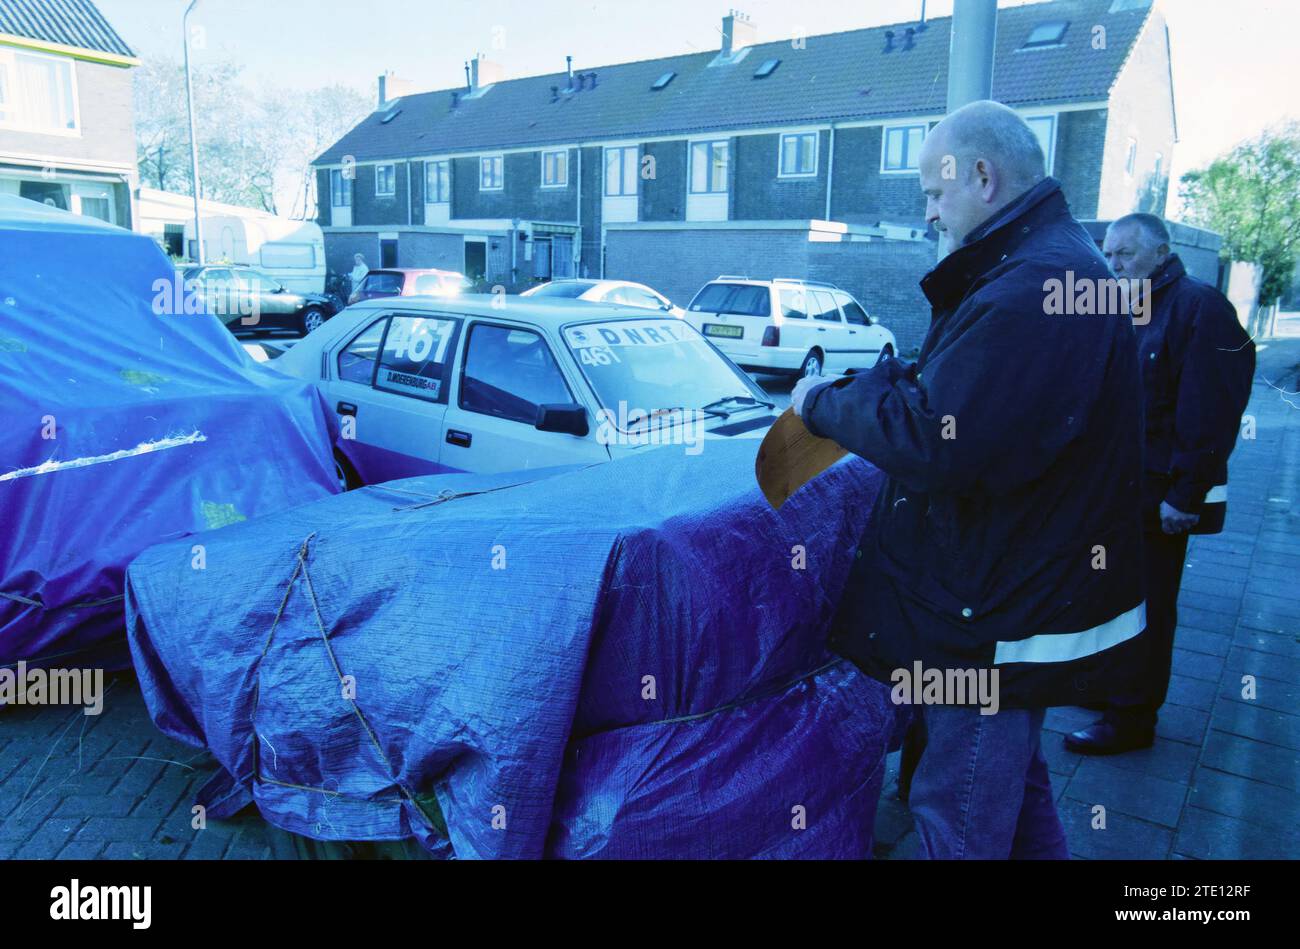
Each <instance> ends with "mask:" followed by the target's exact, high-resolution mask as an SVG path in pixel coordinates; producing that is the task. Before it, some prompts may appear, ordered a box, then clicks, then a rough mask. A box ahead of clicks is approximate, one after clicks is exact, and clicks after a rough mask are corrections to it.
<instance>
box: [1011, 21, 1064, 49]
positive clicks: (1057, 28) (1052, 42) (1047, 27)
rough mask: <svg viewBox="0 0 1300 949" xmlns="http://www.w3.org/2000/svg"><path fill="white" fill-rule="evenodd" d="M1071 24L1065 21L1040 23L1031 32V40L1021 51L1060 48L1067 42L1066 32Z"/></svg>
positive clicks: (1026, 41)
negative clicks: (1050, 47) (1049, 47)
mask: <svg viewBox="0 0 1300 949" xmlns="http://www.w3.org/2000/svg"><path fill="white" fill-rule="evenodd" d="M1069 28H1070V24H1069V22H1068V21H1065V20H1054V21H1052V22H1050V23H1040V24H1038V25H1037V26H1036V27H1034V28H1033V29H1032V30H1030V31H1029V38H1028V39H1026V40H1025V45H1024V46H1022V47H1020V48H1021V49H1042V48H1043V47H1044V46H1060V45H1061V44H1062V43H1063V42H1064V40H1065V31H1066V30H1068V29H1069Z"/></svg>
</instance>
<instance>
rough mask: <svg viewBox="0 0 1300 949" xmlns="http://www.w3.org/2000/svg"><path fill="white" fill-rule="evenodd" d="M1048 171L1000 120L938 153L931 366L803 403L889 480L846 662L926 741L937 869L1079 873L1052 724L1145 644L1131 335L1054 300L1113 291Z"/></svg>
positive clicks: (854, 383)
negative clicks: (919, 683)
mask: <svg viewBox="0 0 1300 949" xmlns="http://www.w3.org/2000/svg"><path fill="white" fill-rule="evenodd" d="M1044 164H1045V162H1044V157H1043V152H1042V148H1041V147H1040V146H1039V144H1038V140H1037V138H1036V137H1035V136H1034V134H1033V132H1032V130H1030V128H1029V127H1028V126H1027V125H1026V124H1025V123H1024V121H1022V120H1021V119H1020V118H1019V116H1017V115H1016V114H1015V113H1014V112H1013V111H1011V110H1010V109H1008V108H1006V107H1004V106H1001V105H999V104H997V103H994V102H978V103H974V104H972V105H969V106H966V107H965V108H963V109H960V110H958V111H957V112H954V113H953V114H952V115H950V116H949V117H948V118H947V119H945V120H944V121H943V122H941V123H940V124H939V125H938V126H937V127H936V128H935V129H934V130H933V131H931V132H930V134H929V135H928V136H927V138H926V141H925V143H924V145H923V147H922V150H921V155H920V184H921V189H922V191H923V192H924V194H925V198H926V217H927V219H928V220H929V222H930V223H931V224H933V225H934V227H935V228H936V229H937V230H938V231H939V234H940V236H941V239H942V240H943V242H944V244H945V246H946V248H947V250H948V254H947V256H946V257H945V258H944V259H943V260H941V261H940V262H939V264H938V266H936V267H935V268H934V269H933V270H932V271H931V272H930V273H929V274H927V275H926V276H925V278H924V279H923V280H922V281H921V288H922V290H923V291H924V292H925V295H926V297H927V298H928V299H929V301H930V304H931V307H932V319H931V324H930V331H929V333H928V335H927V336H926V339H925V342H924V344H923V345H922V347H921V352H920V356H919V357H918V359H917V361H916V362H915V363H907V362H903V361H901V360H897V359H891V360H887V361H886V362H884V363H881V364H880V365H878V366H876V367H874V368H872V369H870V370H865V371H860V372H857V373H854V374H852V375H850V376H848V377H846V378H844V379H840V380H836V381H833V382H826V381H824V380H815V379H814V380H804V381H802V382H800V383H799V385H798V386H796V388H795V392H794V398H793V401H794V406H795V410H796V411H797V412H799V414H800V415H801V416H802V418H803V419H804V421H805V423H806V424H807V425H808V427H809V428H810V429H811V430H812V431H813V432H814V433H816V434H818V435H822V436H825V437H828V438H833V439H835V440H836V441H837V442H839V443H840V444H841V445H842V446H844V447H845V448H848V449H849V450H850V451H853V452H855V453H857V454H859V455H861V456H862V457H863V458H866V459H867V460H868V461H870V462H872V463H874V464H875V465H876V466H877V467H879V468H880V469H882V470H883V471H884V472H885V474H886V475H887V476H888V478H887V482H886V485H885V487H884V489H883V490H882V492H881V494H880V496H879V499H878V501H877V503H876V507H875V510H874V512H873V516H872V518H871V521H870V524H869V527H868V529H867V532H866V534H865V535H864V536H863V538H862V539H861V541H860V543H859V546H858V548H857V549H856V550H855V551H853V553H852V556H853V558H854V562H853V566H852V571H851V573H850V577H849V581H848V585H847V588H846V591H845V594H844V598H843V600H842V602H841V606H840V609H839V612H838V614H837V616H836V618H835V622H834V624H833V628H832V636H831V645H832V648H833V649H835V650H836V651H837V652H839V653H841V654H842V655H844V656H847V657H848V658H850V659H852V660H853V662H854V663H856V664H857V665H858V667H859V668H861V669H862V670H863V671H865V672H866V673H867V674H868V675H871V676H873V677H875V678H877V679H879V680H880V681H882V682H885V683H888V684H891V685H893V686H894V687H895V688H894V689H893V695H894V697H895V701H897V702H904V703H910V705H911V708H910V712H911V714H912V715H913V716H917V717H919V719H920V722H921V723H922V724H923V725H924V731H925V735H926V741H925V747H924V750H923V751H922V753H921V755H920V760H919V763H918V764H917V767H916V772H915V776H914V778H913V779H912V785H911V791H910V798H909V804H910V807H911V810H912V815H913V817H914V819H915V821H916V826H917V831H918V836H919V838H920V846H921V851H922V853H923V855H925V856H928V857H932V858H993V859H1005V858H1008V857H1012V858H1065V857H1067V856H1068V854H1069V851H1068V848H1067V846H1066V842H1065V835H1064V832H1063V830H1062V827H1061V822H1060V820H1059V818H1058V816H1057V813H1056V806H1055V803H1054V795H1053V793H1052V788H1051V781H1050V779H1049V777H1048V772H1047V764H1046V761H1045V759H1044V757H1043V752H1042V747H1041V743H1040V737H1039V735H1040V730H1041V727H1042V722H1043V716H1044V712H1045V709H1046V708H1047V707H1049V706H1053V705H1078V704H1080V703H1081V702H1089V701H1092V702H1100V701H1103V700H1104V696H1106V695H1108V694H1110V693H1111V692H1112V691H1113V690H1114V689H1116V688H1119V687H1121V686H1122V685H1123V682H1124V679H1125V675H1126V671H1127V670H1132V669H1133V668H1134V662H1133V656H1134V655H1135V654H1136V652H1137V650H1138V649H1139V648H1140V645H1141V643H1142V640H1143V636H1142V631H1143V628H1144V621H1143V594H1142V588H1141V569H1140V567H1141V564H1140V544H1141V521H1140V511H1139V494H1140V491H1139V488H1140V483H1141V474H1142V468H1141V450H1142V445H1141V427H1140V426H1141V418H1140V413H1139V412H1138V411H1136V410H1135V407H1136V406H1138V405H1139V404H1140V401H1141V384H1140V378H1139V371H1138V366H1137V352H1136V348H1135V345H1134V336H1133V325H1132V320H1131V318H1130V317H1129V316H1128V314H1127V312H1121V313H1118V314H1109V315H1107V314H1102V315H1099V314H1097V313H1095V312H1092V311H1091V310H1089V311H1088V312H1086V313H1079V314H1074V313H1073V312H1067V313H1061V312H1060V308H1059V307H1057V306H1054V305H1052V303H1051V302H1050V301H1051V300H1052V299H1053V291H1054V289H1057V290H1058V293H1057V295H1056V296H1055V299H1056V300H1058V301H1059V286H1058V285H1060V284H1063V283H1064V282H1065V281H1066V280H1067V279H1068V280H1073V285H1074V286H1075V287H1076V288H1077V287H1081V286H1083V283H1084V282H1087V281H1107V282H1109V281H1110V280H1111V279H1112V278H1111V276H1110V273H1109V271H1108V270H1107V268H1106V263H1105V261H1104V260H1103V259H1102V257H1101V255H1100V254H1099V253H1098V251H1097V247H1096V245H1095V243H1094V242H1093V241H1092V239H1091V238H1090V237H1089V236H1088V233H1087V232H1086V231H1085V230H1084V229H1083V228H1082V227H1081V226H1080V225H1079V224H1078V222H1077V221H1075V220H1074V218H1073V217H1071V215H1070V211H1069V208H1068V207H1067V206H1066V202H1065V197H1064V196H1063V195H1062V193H1061V188H1060V185H1059V184H1058V183H1057V182H1056V181H1055V180H1053V179H1051V178H1049V177H1046V174H1045V168H1044ZM917 678H920V679H922V680H924V681H925V682H926V683H929V685H931V686H935V687H934V688H933V690H931V689H929V688H928V687H927V688H926V689H921V690H918V689H917V687H916V685H915V684H914V683H915V681H916V679H917ZM963 683H965V684H967V687H966V688H961V685H962V684H963ZM971 683H975V684H978V685H979V686H980V688H979V689H973V688H970V687H969V684H971ZM908 685H911V686H912V687H911V688H910V689H909V688H905V687H904V686H908ZM986 685H987V686H989V689H987V690H986V689H985V688H984V686H986ZM990 693H991V696H992V701H989V698H990ZM976 696H978V699H977V698H976ZM918 697H919V701H918Z"/></svg>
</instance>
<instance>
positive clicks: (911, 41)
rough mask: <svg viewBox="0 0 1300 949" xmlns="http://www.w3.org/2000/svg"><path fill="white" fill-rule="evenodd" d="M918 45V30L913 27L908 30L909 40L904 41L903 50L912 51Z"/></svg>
mask: <svg viewBox="0 0 1300 949" xmlns="http://www.w3.org/2000/svg"><path fill="white" fill-rule="evenodd" d="M915 45H916V30H914V29H912V27H910V26H909V27H908V28H907V39H906V40H904V41H903V49H911V48H912V47H913V46H915Z"/></svg>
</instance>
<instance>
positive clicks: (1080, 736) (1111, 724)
mask: <svg viewBox="0 0 1300 949" xmlns="http://www.w3.org/2000/svg"><path fill="white" fill-rule="evenodd" d="M1155 740H1156V729H1155V726H1154V725H1145V724H1140V723H1135V722H1132V721H1127V720H1125V719H1122V718H1117V717H1114V716H1111V715H1104V716H1102V717H1101V718H1099V719H1098V720H1097V721H1095V722H1093V723H1092V724H1091V725H1089V726H1088V727H1087V728H1081V729H1079V730H1078V731H1077V732H1071V733H1070V734H1068V735H1066V736H1065V750H1066V751H1073V752H1074V753H1075V754H1076V755H1118V754H1123V753H1124V752H1126V751H1137V750H1138V749H1140V748H1150V747H1151V745H1152V743H1153V742H1154V741H1155Z"/></svg>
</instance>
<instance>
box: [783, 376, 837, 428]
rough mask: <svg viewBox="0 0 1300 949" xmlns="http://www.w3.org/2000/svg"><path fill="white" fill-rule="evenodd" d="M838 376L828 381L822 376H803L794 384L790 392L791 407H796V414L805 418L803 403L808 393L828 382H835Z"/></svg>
mask: <svg viewBox="0 0 1300 949" xmlns="http://www.w3.org/2000/svg"><path fill="white" fill-rule="evenodd" d="M836 378H838V377H836V376H832V377H831V378H829V379H827V378H824V377H822V376H803V377H801V378H800V379H799V381H798V382H796V383H795V384H794V388H793V389H791V390H790V405H791V406H793V407H794V414H795V415H797V416H799V417H800V418H803V402H804V399H806V398H808V393H809V392H811V391H812V390H813V389H815V388H817V387H818V386H820V385H824V384H825V383H827V382H834V381H835V379H836Z"/></svg>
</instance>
